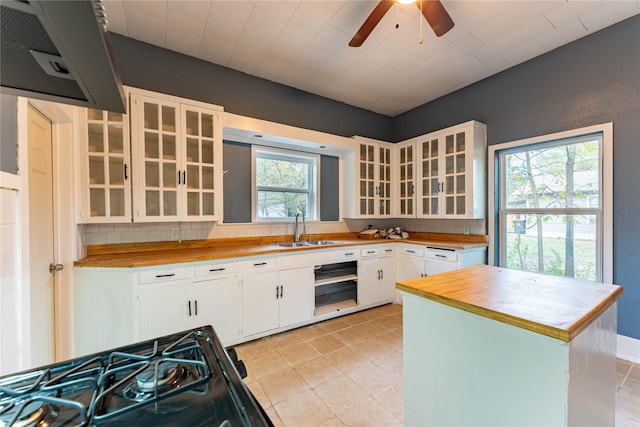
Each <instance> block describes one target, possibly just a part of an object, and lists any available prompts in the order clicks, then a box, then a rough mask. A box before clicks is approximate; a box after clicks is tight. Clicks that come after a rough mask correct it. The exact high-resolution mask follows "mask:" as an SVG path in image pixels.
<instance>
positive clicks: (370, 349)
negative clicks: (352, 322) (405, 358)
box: [351, 337, 395, 360]
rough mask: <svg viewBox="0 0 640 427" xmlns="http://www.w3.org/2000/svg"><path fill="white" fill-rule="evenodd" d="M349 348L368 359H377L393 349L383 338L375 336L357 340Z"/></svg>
mask: <svg viewBox="0 0 640 427" xmlns="http://www.w3.org/2000/svg"><path fill="white" fill-rule="evenodd" d="M351 348H352V349H354V350H355V351H357V352H360V353H361V354H364V355H366V356H367V357H368V358H369V359H370V360H375V359H378V358H380V357H382V356H384V355H385V354H387V353H389V352H391V351H395V350H393V349H392V348H391V347H389V346H387V345H386V343H385V341H384V340H382V339H378V338H375V337H374V338H367V339H366V340H364V341H360V342H357V343H355V344H353V345H351Z"/></svg>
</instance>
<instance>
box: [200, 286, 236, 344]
mask: <svg viewBox="0 0 640 427" xmlns="http://www.w3.org/2000/svg"><path fill="white" fill-rule="evenodd" d="M192 297H193V302H194V308H196V307H197V311H195V313H194V314H195V319H194V321H195V324H194V325H193V326H194V327H199V326H203V325H211V326H213V329H214V330H215V331H216V334H217V335H218V338H220V340H221V341H222V344H224V345H227V343H229V342H231V341H233V340H235V339H238V338H240V329H241V327H242V289H241V288H240V281H239V279H238V278H237V277H226V278H219V279H209V280H206V281H203V282H196V283H194V284H193V289H192Z"/></svg>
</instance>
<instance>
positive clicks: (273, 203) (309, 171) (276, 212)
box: [254, 147, 318, 221]
mask: <svg viewBox="0 0 640 427" xmlns="http://www.w3.org/2000/svg"><path fill="white" fill-rule="evenodd" d="M254 153H255V157H254V158H255V162H254V165H255V168H254V170H255V180H254V182H255V187H254V188H255V198H254V200H255V204H254V206H255V216H254V217H255V219H256V220H258V221H260V220H289V219H292V218H294V217H295V216H296V214H297V213H298V212H299V213H301V214H302V215H304V217H305V218H306V219H309V220H315V219H317V216H318V215H317V211H318V191H317V182H318V178H317V174H318V156H316V155H313V154H306V153H297V152H288V151H284V150H275V149H268V148H263V147H254Z"/></svg>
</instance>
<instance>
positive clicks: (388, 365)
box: [372, 351, 403, 374]
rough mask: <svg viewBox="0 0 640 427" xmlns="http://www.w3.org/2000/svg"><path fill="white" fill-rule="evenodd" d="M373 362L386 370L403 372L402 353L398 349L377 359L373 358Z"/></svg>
mask: <svg viewBox="0 0 640 427" xmlns="http://www.w3.org/2000/svg"><path fill="white" fill-rule="evenodd" d="M372 362H373V363H375V364H376V365H377V366H378V367H379V368H381V369H382V370H383V371H385V372H399V373H400V374H402V367H403V360H402V354H400V353H398V352H397V351H390V352H388V353H385V354H383V355H382V356H380V357H378V358H377V359H373V360H372Z"/></svg>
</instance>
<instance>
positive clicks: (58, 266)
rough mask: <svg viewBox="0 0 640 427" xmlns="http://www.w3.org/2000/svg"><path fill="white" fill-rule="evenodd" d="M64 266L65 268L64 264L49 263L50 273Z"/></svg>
mask: <svg viewBox="0 0 640 427" xmlns="http://www.w3.org/2000/svg"><path fill="white" fill-rule="evenodd" d="M63 268H64V265H62V264H54V263H51V264H49V273H51V274H53V273H55V272H56V271H60V270H62V269H63Z"/></svg>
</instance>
